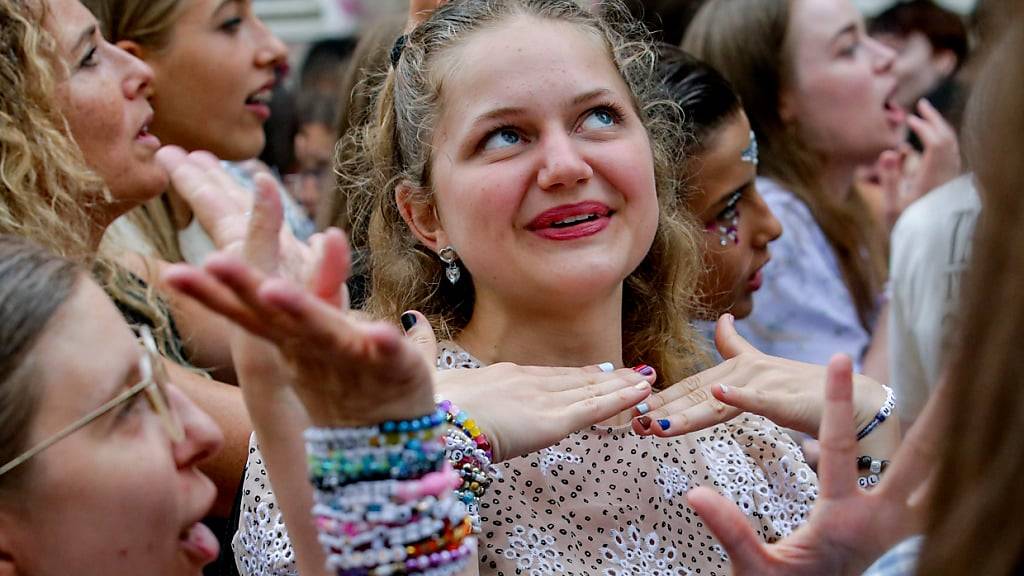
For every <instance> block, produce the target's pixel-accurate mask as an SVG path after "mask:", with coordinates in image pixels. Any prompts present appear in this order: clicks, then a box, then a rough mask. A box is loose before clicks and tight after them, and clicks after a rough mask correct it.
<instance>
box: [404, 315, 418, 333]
mask: <svg viewBox="0 0 1024 576" xmlns="http://www.w3.org/2000/svg"><path fill="white" fill-rule="evenodd" d="M415 325H416V315H415V314H413V313H412V312H406V313H405V314H402V328H404V329H405V331H406V332H408V331H409V330H412V327H413V326H415Z"/></svg>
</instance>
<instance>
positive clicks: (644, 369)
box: [633, 364, 654, 376]
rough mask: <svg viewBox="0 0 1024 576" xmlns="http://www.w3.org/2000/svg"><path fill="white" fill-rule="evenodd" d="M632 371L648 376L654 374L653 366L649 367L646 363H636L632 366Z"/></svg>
mask: <svg viewBox="0 0 1024 576" xmlns="http://www.w3.org/2000/svg"><path fill="white" fill-rule="evenodd" d="M633 372H636V373H638V374H641V375H643V376H650V375H652V374H654V368H651V367H650V366H648V365H647V364H637V365H636V366H633Z"/></svg>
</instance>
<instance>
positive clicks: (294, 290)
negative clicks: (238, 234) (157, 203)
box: [165, 194, 433, 425]
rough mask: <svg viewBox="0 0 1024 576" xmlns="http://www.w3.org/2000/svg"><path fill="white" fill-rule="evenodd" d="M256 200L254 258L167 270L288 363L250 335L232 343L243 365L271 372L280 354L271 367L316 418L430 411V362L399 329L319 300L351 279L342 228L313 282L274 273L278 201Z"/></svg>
mask: <svg viewBox="0 0 1024 576" xmlns="http://www.w3.org/2000/svg"><path fill="white" fill-rule="evenodd" d="M260 200H261V203H260V209H259V210H257V211H256V213H254V214H253V217H252V221H251V222H250V223H249V233H248V235H247V239H246V241H245V246H244V250H243V252H244V255H245V258H246V260H247V261H248V262H246V261H243V260H242V259H241V258H240V257H239V256H236V255H230V254H217V255H214V256H212V257H210V258H209V259H208V260H207V262H206V263H205V265H204V266H203V269H201V270H200V269H196V268H192V267H188V266H182V265H178V266H174V267H172V268H170V269H169V270H168V271H167V273H166V274H165V278H166V280H167V281H168V282H169V283H170V284H171V285H173V286H175V287H176V288H178V289H179V290H181V291H182V292H184V293H186V294H188V295H189V296H191V297H193V298H195V299H197V300H199V301H200V302H201V303H203V304H204V305H205V306H207V307H208V308H210V309H211V310H213V311H215V312H217V313H219V314H221V315H223V316H225V317H227V318H228V319H229V320H231V321H232V322H234V323H235V324H236V325H237V326H239V327H240V328H242V329H243V330H245V331H246V332H248V333H249V334H250V335H252V336H256V337H259V338H261V339H263V340H266V341H269V342H270V343H272V344H273V345H274V346H275V347H276V349H277V352H278V354H280V359H281V360H283V362H284V363H285V365H284V366H282V365H280V364H281V363H280V362H278V361H277V359H276V358H275V357H274V355H273V354H270V353H269V351H267V350H265V348H264V347H261V346H260V345H259V344H258V343H255V342H252V341H251V340H249V339H248V338H246V337H244V336H242V338H241V340H240V341H239V342H238V343H237V345H236V352H237V353H238V354H239V355H240V356H242V357H241V358H239V361H240V363H241V364H243V366H245V365H248V366H251V364H250V362H256V363H259V364H261V368H260V370H266V369H268V368H270V369H274V368H275V367H270V366H266V363H267V362H271V363H273V362H277V363H278V364H279V365H278V366H276V370H274V371H276V372H279V373H281V372H284V371H286V372H287V373H288V374H290V375H291V376H292V377H291V378H290V379H288V380H289V383H290V384H291V386H292V387H293V388H294V390H295V393H296V394H297V395H298V397H299V398H300V399H301V401H302V404H303V405H304V406H305V409H306V411H307V413H308V415H309V417H310V419H311V420H312V421H313V422H314V423H318V424H322V425H360V424H373V423H377V422H380V421H383V420H388V419H400V418H406V417H410V416H415V415H420V414H423V413H426V412H429V411H430V408H431V407H432V406H433V401H432V380H431V377H432V370H431V369H430V367H429V366H428V365H427V363H426V362H424V361H423V359H422V357H421V356H420V354H419V352H418V350H417V349H416V348H415V346H413V345H412V343H410V342H407V341H406V340H405V339H404V338H403V336H402V334H401V332H400V331H399V330H398V329H397V328H395V327H393V326H391V325H389V324H385V323H381V322H367V321H362V320H357V319H354V318H353V317H351V315H350V314H346V313H345V312H343V311H342V310H339V309H338V307H337V306H335V305H332V304H330V303H328V302H326V301H324V299H323V298H322V296H323V295H325V294H330V293H332V292H336V291H337V290H338V286H339V285H340V284H342V283H343V282H344V279H345V278H346V277H347V274H348V267H349V265H350V261H349V259H348V257H347V245H346V243H345V239H344V236H342V235H341V234H340V232H337V231H332V232H330V233H329V234H328V235H327V236H325V239H324V244H323V246H324V249H323V255H324V257H323V258H322V259H321V262H320V265H319V266H317V267H316V268H315V269H314V271H313V274H312V278H311V286H310V289H305V288H303V287H301V286H299V285H298V284H296V283H294V282H293V281H291V280H287V279H284V278H279V277H274V276H272V275H271V274H273V273H274V271H275V269H276V264H277V262H276V253H277V241H278V238H279V236H278V235H277V234H276V231H277V229H278V228H279V227H280V222H281V221H280V217H281V214H280V202H279V200H278V199H277V198H276V196H274V195H270V194H261V195H260ZM254 355H257V356H259V358H256V359H254V358H253V356H254ZM285 369H286V370H285ZM244 371H245V372H247V373H249V374H250V377H249V380H262V379H263V378H262V376H261V372H259V371H255V370H252V369H251V368H249V369H244ZM282 375H283V374H279V375H278V377H281V376H282ZM243 386H244V385H243Z"/></svg>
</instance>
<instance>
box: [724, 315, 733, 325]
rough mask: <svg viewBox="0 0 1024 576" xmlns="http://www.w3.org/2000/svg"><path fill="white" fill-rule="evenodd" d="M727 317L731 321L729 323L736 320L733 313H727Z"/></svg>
mask: <svg viewBox="0 0 1024 576" xmlns="http://www.w3.org/2000/svg"><path fill="white" fill-rule="evenodd" d="M725 319H726V320H728V321H729V324H732V323H734V322H736V317H735V316H733V315H732V314H728V313H726V315H725Z"/></svg>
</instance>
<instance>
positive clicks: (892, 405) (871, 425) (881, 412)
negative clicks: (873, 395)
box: [857, 384, 896, 441]
mask: <svg viewBox="0 0 1024 576" xmlns="http://www.w3.org/2000/svg"><path fill="white" fill-rule="evenodd" d="M882 388H884V389H885V402H884V403H882V407H881V408H879V409H878V413H877V414H875V417H874V418H872V419H871V422H868V423H867V425H866V426H864V428H861V430H860V432H857V440H858V441H859V440H863V439H864V437H865V436H867V435H868V434H871V433H872V432H874V431H875V428H878V426H879V425H881V424H882V422H885V421H886V419H888V418H889V416H891V415H892V412H893V410H895V409H896V393H895V392H893V390H892V388H889V387H888V386H885V385H884V384H883V385H882Z"/></svg>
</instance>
